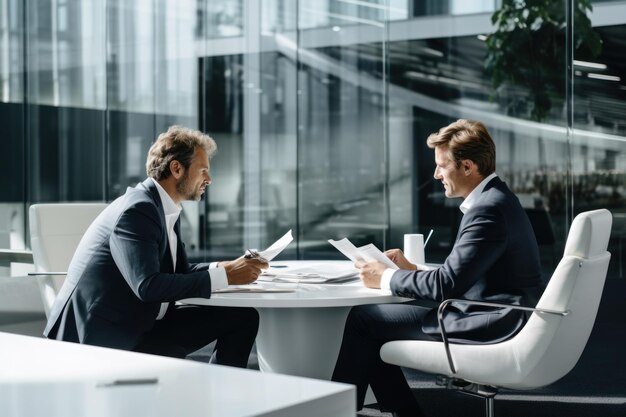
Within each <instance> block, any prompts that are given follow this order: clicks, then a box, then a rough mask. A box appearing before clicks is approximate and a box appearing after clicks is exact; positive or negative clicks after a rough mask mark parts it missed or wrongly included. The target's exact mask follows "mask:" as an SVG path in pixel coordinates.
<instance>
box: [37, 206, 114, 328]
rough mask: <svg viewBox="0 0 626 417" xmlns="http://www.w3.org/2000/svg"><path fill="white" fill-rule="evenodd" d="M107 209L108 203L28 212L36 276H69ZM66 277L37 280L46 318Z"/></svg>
mask: <svg viewBox="0 0 626 417" xmlns="http://www.w3.org/2000/svg"><path fill="white" fill-rule="evenodd" d="M106 207H107V204H105V203H58V204H33V205H32V206H30V210H29V225H30V243H31V248H32V251H33V262H34V264H35V268H36V270H37V272H67V268H68V266H69V264H70V261H71V260H72V256H73V255H74V252H75V251H76V248H77V247H78V243H79V242H80V239H81V238H82V237H83V234H84V233H85V231H86V230H87V228H88V227H89V225H90V224H91V223H92V222H93V220H94V219H95V218H96V217H98V215H99V214H100V213H101V212H102V210H104V209H105V208H106ZM64 279H65V276H64V275H48V276H41V277H39V278H38V281H39V290H40V292H41V297H42V301H43V304H44V309H45V311H46V316H47V315H48V314H49V313H50V308H51V307H52V304H53V303H54V299H55V297H56V295H57V293H58V292H59V290H60V289H61V286H62V285H63V280H64Z"/></svg>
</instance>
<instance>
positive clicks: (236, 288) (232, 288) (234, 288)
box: [213, 284, 296, 294]
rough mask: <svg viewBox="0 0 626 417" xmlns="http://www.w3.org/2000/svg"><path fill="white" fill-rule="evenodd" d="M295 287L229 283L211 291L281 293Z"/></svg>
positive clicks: (292, 290)
mask: <svg viewBox="0 0 626 417" xmlns="http://www.w3.org/2000/svg"><path fill="white" fill-rule="evenodd" d="M295 290H296V289H295V288H278V287H276V288H268V287H262V286H260V285H254V284H250V285H229V286H228V287H226V288H222V289H219V290H215V291H213V294H233V293H236V294H255V293H265V294H267V293H283V292H294V291H295Z"/></svg>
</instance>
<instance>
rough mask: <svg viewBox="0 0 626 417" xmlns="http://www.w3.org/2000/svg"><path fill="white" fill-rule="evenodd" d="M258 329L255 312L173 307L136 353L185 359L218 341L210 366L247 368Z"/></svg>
mask: <svg viewBox="0 0 626 417" xmlns="http://www.w3.org/2000/svg"><path fill="white" fill-rule="evenodd" d="M258 329H259V313H257V311H256V310H255V309H253V308H240V307H213V306H208V307H200V306H187V305H182V306H179V305H177V306H173V305H171V304H170V307H169V309H168V311H167V313H166V314H165V316H164V317H163V318H162V319H161V320H158V321H157V322H156V323H155V325H154V327H153V328H152V330H151V331H150V332H148V333H146V334H144V336H143V337H142V339H141V341H140V343H139V345H138V346H137V347H135V349H133V350H134V351H136V352H143V353H152V354H155V355H161V356H170V357H174V358H185V357H186V356H187V355H188V354H190V353H192V352H195V351H196V350H198V349H200V348H202V347H204V346H206V345H208V344H209V343H211V342H213V341H214V340H217V343H216V345H215V350H214V351H213V356H212V357H211V361H210V362H211V363H216V364H219V365H229V366H236V367H239V368H245V367H246V366H247V364H248V357H249V356H250V350H251V349H252V345H253V344H254V339H255V338H256V334H257V331H258Z"/></svg>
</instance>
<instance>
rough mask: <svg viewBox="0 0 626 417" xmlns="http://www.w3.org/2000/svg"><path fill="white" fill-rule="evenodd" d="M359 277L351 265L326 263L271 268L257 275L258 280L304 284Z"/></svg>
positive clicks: (352, 279) (346, 280)
mask: <svg viewBox="0 0 626 417" xmlns="http://www.w3.org/2000/svg"><path fill="white" fill-rule="evenodd" d="M358 279H359V270H358V269H356V268H354V267H353V266H347V267H338V266H336V265H330V264H327V263H319V264H309V265H307V266H305V267H304V266H303V267H293V268H272V267H270V268H269V269H267V270H266V271H264V272H263V273H262V274H261V276H259V279H258V280H259V281H271V282H293V283H304V284H340V283H344V282H350V281H355V280H358Z"/></svg>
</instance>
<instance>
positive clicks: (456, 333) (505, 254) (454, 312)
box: [390, 177, 541, 342]
mask: <svg viewBox="0 0 626 417" xmlns="http://www.w3.org/2000/svg"><path fill="white" fill-rule="evenodd" d="M390 285H391V290H392V292H393V293H394V294H396V295H400V296H405V297H411V298H416V299H427V300H434V301H438V302H441V301H443V300H445V299H448V298H463V299H470V300H481V301H490V302H502V303H509V304H515V305H527V304H532V303H533V302H534V301H535V300H536V297H537V296H538V293H539V291H540V288H541V266H540V262H539V249H538V247H537V241H536V239H535V235H534V233H533V229H532V226H531V225H530V221H529V220H528V216H527V215H526V213H525V212H524V210H523V208H522V207H521V205H520V202H519V200H518V198H517V197H516V196H515V195H514V194H513V193H512V192H511V191H510V190H509V188H508V187H507V186H506V184H505V183H504V182H503V181H502V180H500V179H499V178H498V177H496V178H494V179H492V180H491V181H489V183H487V185H486V186H485V188H484V189H483V191H482V193H481V194H480V196H479V197H478V199H477V200H476V201H475V204H474V205H473V206H472V207H471V208H470V209H469V210H468V211H467V213H465V215H464V216H463V219H462V220H461V225H460V227H459V232H458V234H457V238H456V242H455V244H454V247H453V248H452V252H451V253H450V255H449V256H448V258H447V259H446V260H445V262H444V264H443V265H442V266H441V267H439V268H437V269H434V270H432V271H409V270H399V271H396V272H395V273H394V274H393V277H392V279H391V282H390ZM532 306H533V307H534V305H532ZM524 317H525V315H524V313H522V312H519V311H515V310H511V309H509V308H495V309H494V308H488V307H476V306H473V307H468V306H466V305H462V304H459V305H453V306H452V307H449V308H448V310H447V312H446V314H445V316H444V325H445V328H446V331H448V333H450V334H451V336H452V338H453V339H457V340H461V341H462V340H474V341H491V342H493V341H498V340H502V339H505V338H507V337H509V336H511V335H512V334H514V333H515V332H516V331H517V330H518V329H519V328H520V327H521V326H522V325H523V323H524ZM422 329H423V331H424V332H425V333H427V334H430V335H434V336H438V335H439V326H438V324H437V311H436V309H434V310H432V311H431V312H430V313H429V314H428V315H427V316H426V318H425V320H424V321H423V323H422Z"/></svg>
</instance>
